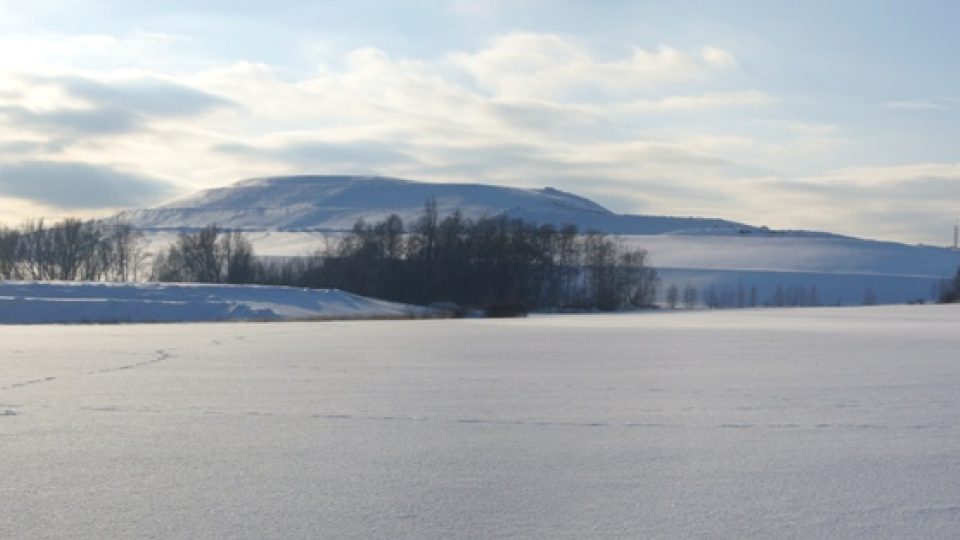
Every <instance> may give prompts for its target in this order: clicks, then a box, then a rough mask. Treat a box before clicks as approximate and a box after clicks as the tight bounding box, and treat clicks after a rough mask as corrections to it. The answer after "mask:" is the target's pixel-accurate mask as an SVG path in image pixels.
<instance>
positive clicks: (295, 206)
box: [124, 176, 760, 234]
mask: <svg viewBox="0 0 960 540" xmlns="http://www.w3.org/2000/svg"><path fill="white" fill-rule="evenodd" d="M431 198H433V199H435V200H436V202H437V207H438V210H439V211H440V213H441V214H447V213H450V212H453V211H454V210H455V209H459V210H461V211H462V212H463V213H464V214H465V215H467V216H468V217H478V216H481V215H500V214H505V215H508V216H511V217H517V218H521V219H523V220H525V221H529V222H533V223H554V224H572V225H576V226H577V227H579V228H580V229H582V230H591V229H592V230H597V231H601V232H607V233H611V234H664V233H704V234H732V233H737V232H740V231H760V229H758V228H756V227H751V226H749V225H745V224H742V223H736V222H732V221H725V220H722V219H707V218H684V217H661V216H637V215H624V214H616V213H613V212H611V211H610V210H608V209H606V208H604V207H603V206H600V205H599V204H597V203H595V202H593V201H591V200H589V199H585V198H583V197H579V196H577V195H574V194H571V193H567V192H564V191H560V190H558V189H554V188H549V187H548V188H544V189H519V188H510V187H502V186H492V185H483V184H441V183H425V182H414V181H410V180H400V179H396V178H383V177H363V176H289V177H273V178H256V179H251V180H243V181H240V182H238V183H236V184H233V185H232V186H228V187H223V188H216V189H209V190H205V191H202V192H200V193H198V194H196V195H192V196H189V197H186V198H183V199H180V200H177V201H173V202H171V203H167V204H164V205H161V206H157V207H154V208H148V209H143V210H132V211H129V212H125V213H124V216H125V217H126V218H127V219H129V220H130V221H131V222H132V223H134V224H135V225H137V226H139V227H140V228H142V229H147V230H170V229H182V228H195V227H203V226H205V225H209V224H210V223H216V224H218V225H220V226H221V227H226V228H231V229H244V230H250V231H262V230H279V231H344V230H349V229H350V228H351V227H352V226H353V224H354V223H355V222H356V221H357V220H358V219H360V218H363V219H366V220H367V221H378V220H381V219H383V218H385V217H386V216H388V215H390V214H397V215H399V216H400V217H401V218H403V219H404V221H405V222H409V221H412V220H414V219H416V218H417V217H418V216H419V215H420V214H421V213H422V211H423V206H424V203H425V202H426V201H427V200H428V199H431Z"/></svg>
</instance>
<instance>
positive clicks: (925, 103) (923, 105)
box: [883, 97, 960, 112]
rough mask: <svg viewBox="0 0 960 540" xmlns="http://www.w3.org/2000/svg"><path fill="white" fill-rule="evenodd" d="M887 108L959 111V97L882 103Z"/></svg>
mask: <svg viewBox="0 0 960 540" xmlns="http://www.w3.org/2000/svg"><path fill="white" fill-rule="evenodd" d="M883 105H884V107H886V108H888V109H902V110H906V111H940V112H944V111H953V112H956V111H960V98H954V97H933V98H917V99H907V100H902V101H890V102H887V103H884V104H883Z"/></svg>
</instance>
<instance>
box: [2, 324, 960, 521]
mask: <svg viewBox="0 0 960 540" xmlns="http://www.w3.org/2000/svg"><path fill="white" fill-rule="evenodd" d="M958 326H960V306H897V307H874V308H824V309H792V310H737V311H713V312H706V311H704V312H673V313H667V312H661V313H645V314H634V315H595V316H541V317H531V318H528V319H522V320H426V321H368V322H327V323H284V324H277V323H259V324H254V323H232V324H184V325H159V326H156V325H124V326H20V327H17V326H7V327H0V340H2V342H3V344H4V345H3V349H2V353H0V456H2V459H0V478H2V479H3V481H2V482H0V500H2V501H3V502H2V504H0V537H3V538H48V537H56V538H146V537H152V538H155V537H162V538H390V539H394V538H784V537H799V538H871V539H873V538H952V537H955V536H956V533H957V531H958V530H960V490H958V486H960V414H958V413H960V365H958V363H957V358H958V357H957V350H958V349H960V332H957V328H958Z"/></svg>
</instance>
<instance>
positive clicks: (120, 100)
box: [40, 76, 235, 117]
mask: <svg viewBox="0 0 960 540" xmlns="http://www.w3.org/2000/svg"><path fill="white" fill-rule="evenodd" d="M40 81H42V82H44V83H46V84H53V85H56V86H58V87H60V88H61V89H62V90H63V91H64V92H65V93H66V94H67V95H69V96H71V97H74V98H77V99H80V100H83V101H85V102H87V103H89V104H90V105H92V106H94V107H104V108H106V107H110V108H114V109H119V110H124V111H129V112H131V113H134V114H141V115H144V116H151V117H184V116H193V115H198V114H204V113H206V112H209V111H211V110H213V109H216V108H219V107H228V106H234V105H235V104H234V103H232V102H231V101H230V100H227V99H225V98H223V97H220V96H215V95H212V94H209V93H206V92H202V91H200V90H197V89H194V88H191V87H189V86H185V85H183V84H177V83H173V82H169V81H165V80H161V79H156V78H149V77H147V78H136V79H127V80H118V81H111V82H105V81H96V80H93V79H89V78H84V77H75V76H73V77H48V78H45V79H40Z"/></svg>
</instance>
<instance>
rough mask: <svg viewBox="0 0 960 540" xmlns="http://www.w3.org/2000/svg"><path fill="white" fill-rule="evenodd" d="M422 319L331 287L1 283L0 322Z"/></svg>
mask: <svg viewBox="0 0 960 540" xmlns="http://www.w3.org/2000/svg"><path fill="white" fill-rule="evenodd" d="M429 314H430V310H428V309H426V308H421V307H415V306H409V305H405V304H397V303H393V302H385V301H382V300H376V299H373V298H367V297H363V296H358V295H355V294H350V293H348V292H344V291H340V290H336V289H297V288H293V287H259V286H252V285H243V286H236V285H209V284H195V283H85V282H72V281H62V282H33V281H0V324H36V323H115V322H182V321H189V322H202V321H228V320H260V321H266V320H290V319H294V320H296V319H299V320H304V319H369V318H397V317H410V316H427V315H429Z"/></svg>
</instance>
